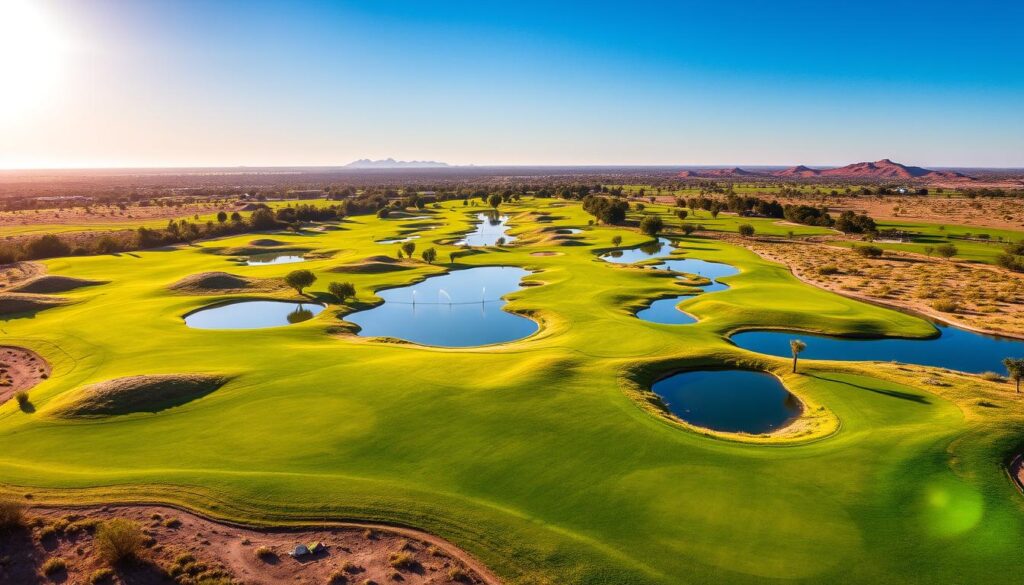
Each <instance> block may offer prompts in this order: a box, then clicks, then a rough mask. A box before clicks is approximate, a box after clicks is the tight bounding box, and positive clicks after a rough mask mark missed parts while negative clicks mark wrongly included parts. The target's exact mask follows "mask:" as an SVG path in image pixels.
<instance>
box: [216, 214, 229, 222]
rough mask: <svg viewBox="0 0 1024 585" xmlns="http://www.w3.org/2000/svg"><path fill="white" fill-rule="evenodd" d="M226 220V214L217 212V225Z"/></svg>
mask: <svg viewBox="0 0 1024 585" xmlns="http://www.w3.org/2000/svg"><path fill="white" fill-rule="evenodd" d="M227 220H228V214H227V213H225V212H223V211H218V212H217V223H224V222H225V221H227Z"/></svg>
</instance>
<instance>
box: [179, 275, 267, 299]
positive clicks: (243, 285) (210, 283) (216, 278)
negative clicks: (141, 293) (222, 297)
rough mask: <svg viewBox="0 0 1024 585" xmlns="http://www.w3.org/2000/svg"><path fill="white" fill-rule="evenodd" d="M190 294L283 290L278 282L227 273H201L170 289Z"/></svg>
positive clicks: (183, 279) (188, 277) (180, 281)
mask: <svg viewBox="0 0 1024 585" xmlns="http://www.w3.org/2000/svg"><path fill="white" fill-rule="evenodd" d="M169 288H170V289H171V290H173V291H177V292H183V293H189V294H200V295H201V294H225V293H231V292H244V291H268V290H274V289H279V288H282V284H281V283H279V282H276V281H270V280H262V279H257V278H246V277H244V276H238V275H237V274H230V273H227V272H201V273H199V274H193V275H191V276H186V277H185V278H182V279H181V280H179V281H178V282H175V283H174V284H172V285H171V286H170V287H169Z"/></svg>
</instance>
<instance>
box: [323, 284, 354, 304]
mask: <svg viewBox="0 0 1024 585" xmlns="http://www.w3.org/2000/svg"><path fill="white" fill-rule="evenodd" d="M327 292H329V293H331V294H332V295H334V297H335V298H337V299H338V302H339V303H344V302H345V299H348V298H350V297H354V296H356V287H355V285H354V284H352V283H351V282H332V283H331V284H328V285H327Z"/></svg>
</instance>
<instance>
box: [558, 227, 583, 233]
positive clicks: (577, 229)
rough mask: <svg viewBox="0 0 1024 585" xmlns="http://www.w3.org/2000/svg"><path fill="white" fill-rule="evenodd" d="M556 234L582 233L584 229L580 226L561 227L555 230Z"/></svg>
mask: <svg viewBox="0 0 1024 585" xmlns="http://www.w3.org/2000/svg"><path fill="white" fill-rule="evenodd" d="M555 233H556V234H582V233H583V230H581V229H579V228H560V229H557V230H555Z"/></svg>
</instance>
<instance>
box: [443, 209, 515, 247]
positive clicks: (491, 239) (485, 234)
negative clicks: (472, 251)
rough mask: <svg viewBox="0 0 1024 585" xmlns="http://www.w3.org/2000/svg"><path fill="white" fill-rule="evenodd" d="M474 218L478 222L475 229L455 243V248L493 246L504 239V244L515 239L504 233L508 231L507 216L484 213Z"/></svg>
mask: <svg viewBox="0 0 1024 585" xmlns="http://www.w3.org/2000/svg"><path fill="white" fill-rule="evenodd" d="M476 218H477V219H478V220H479V223H477V225H476V229H475V230H473V231H472V232H470V233H468V234H466V235H465V236H464V237H463V238H462V239H461V240H459V241H457V242H455V245H456V246H493V245H495V244H497V243H498V240H500V239H504V241H505V242H506V243H507V242H512V241H514V240H515V239H516V238H515V236H510V235H507V234H506V233H505V232H507V231H508V229H509V225H508V219H509V218H508V216H507V215H501V214H499V213H497V212H484V213H478V214H477V216H476Z"/></svg>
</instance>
